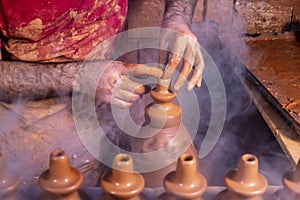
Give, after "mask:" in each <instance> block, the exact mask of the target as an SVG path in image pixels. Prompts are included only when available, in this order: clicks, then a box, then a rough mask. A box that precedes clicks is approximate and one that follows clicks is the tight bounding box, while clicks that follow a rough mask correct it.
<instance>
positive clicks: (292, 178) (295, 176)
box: [282, 159, 300, 195]
mask: <svg viewBox="0 0 300 200" xmlns="http://www.w3.org/2000/svg"><path fill="white" fill-rule="evenodd" d="M282 183H283V185H284V187H285V188H288V189H289V190H291V191H292V192H294V193H295V194H297V195H300V159H299V161H298V164H297V166H296V169H295V170H292V171H288V172H286V173H285V174H284V175H283V177H282Z"/></svg>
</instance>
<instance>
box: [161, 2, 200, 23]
mask: <svg viewBox="0 0 300 200" xmlns="http://www.w3.org/2000/svg"><path fill="white" fill-rule="evenodd" d="M196 2H197V0H166V8H165V15H164V21H163V23H172V22H177V23H185V24H187V25H188V26H190V25H191V23H192V17H193V13H194V8H195V6H196Z"/></svg>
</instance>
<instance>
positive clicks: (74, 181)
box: [39, 149, 83, 199]
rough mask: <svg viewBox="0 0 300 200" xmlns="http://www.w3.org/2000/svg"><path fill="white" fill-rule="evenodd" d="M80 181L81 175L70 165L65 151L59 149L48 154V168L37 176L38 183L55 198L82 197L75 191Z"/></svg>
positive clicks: (81, 180)
mask: <svg viewBox="0 0 300 200" xmlns="http://www.w3.org/2000/svg"><path fill="white" fill-rule="evenodd" d="M82 183H83V175H82V174H81V173H80V171H79V170H77V169H75V168H73V167H71V166H70V162H69V158H68V155H67V153H66V152H65V151H64V150H60V149H58V150H55V151H53V152H52V153H51V154H50V162H49V169H48V170H46V171H44V172H43V173H42V174H41V175H40V177H39V185H40V186H41V187H42V188H43V189H44V190H45V191H46V192H48V193H50V194H53V195H56V196H55V197H57V199H83V198H80V197H79V195H78V193H77V190H78V189H79V188H80V186H81V185H82ZM63 197H65V198H63Z"/></svg>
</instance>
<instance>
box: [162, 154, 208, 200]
mask: <svg viewBox="0 0 300 200" xmlns="http://www.w3.org/2000/svg"><path fill="white" fill-rule="evenodd" d="M206 187H207V182H206V179H205V177H204V176H203V175H202V174H201V173H199V172H197V161H196V157H194V156H193V155H189V154H183V155H182V156H180V158H179V159H178V162H177V167H176V171H173V172H171V173H169V174H168V175H167V176H166V177H165V179H164V188H165V190H166V191H167V192H168V193H171V194H173V195H175V196H177V197H181V198H185V199H195V198H199V197H201V195H202V194H203V193H204V192H205V190H206Z"/></svg>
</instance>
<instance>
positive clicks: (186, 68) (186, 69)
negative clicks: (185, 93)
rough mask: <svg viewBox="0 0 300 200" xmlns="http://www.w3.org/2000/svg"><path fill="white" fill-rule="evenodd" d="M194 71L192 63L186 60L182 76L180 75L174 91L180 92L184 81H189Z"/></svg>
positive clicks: (181, 72)
mask: <svg viewBox="0 0 300 200" xmlns="http://www.w3.org/2000/svg"><path fill="white" fill-rule="evenodd" d="M191 70H192V65H191V63H189V62H187V61H186V60H184V61H183V67H182V68H181V71H180V74H179V75H178V77H177V79H176V82H175V84H174V90H175V91H178V90H179V89H180V88H181V86H182V85H183V84H184V81H185V80H186V79H187V77H188V75H189V74H190V72H191Z"/></svg>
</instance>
